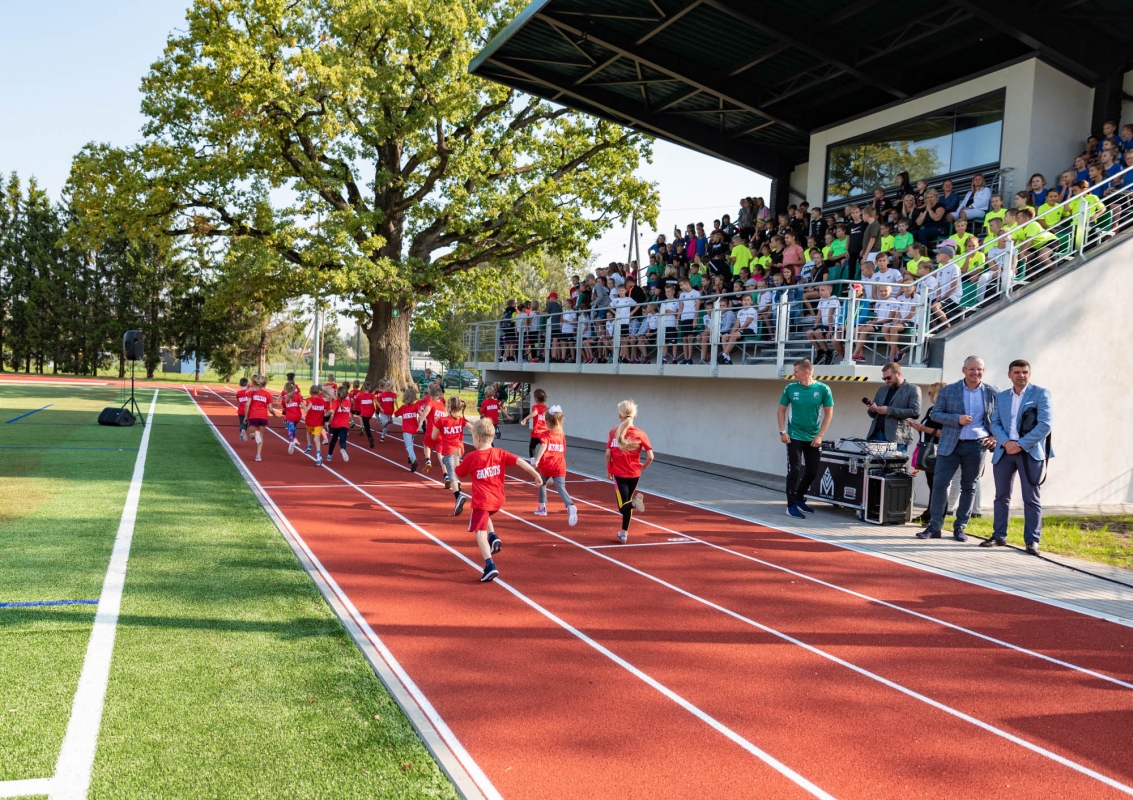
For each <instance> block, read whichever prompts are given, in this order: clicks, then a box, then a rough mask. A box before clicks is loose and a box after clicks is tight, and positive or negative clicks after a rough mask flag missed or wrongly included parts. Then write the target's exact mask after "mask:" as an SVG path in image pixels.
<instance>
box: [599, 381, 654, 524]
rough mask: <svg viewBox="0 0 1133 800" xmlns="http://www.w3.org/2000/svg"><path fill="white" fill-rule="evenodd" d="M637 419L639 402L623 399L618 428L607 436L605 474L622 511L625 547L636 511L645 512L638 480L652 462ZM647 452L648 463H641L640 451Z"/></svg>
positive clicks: (646, 461) (619, 409)
mask: <svg viewBox="0 0 1133 800" xmlns="http://www.w3.org/2000/svg"><path fill="white" fill-rule="evenodd" d="M636 416H637V403H635V402H633V401H632V400H623V401H622V402H620V403H618V427H616V428H614V429H613V430H612V431H610V435H609V436H607V437H606V441H607V442H608V444H607V445H606V472H607V473H609V476H610V479H611V480H613V482H614V491H615V492H616V494H617V500H618V510H619V511H621V512H622V529H621V530H620V531H618V541H619V542H621V543H622V544H625V543H626V541H627V540H628V539H629V523H630V520H632V519H633V512H634V509H637V513H638V514H644V513H645V498H643V497H642V496H641V495H640V494H634V492H636V491H637V481H638V479H639V478H640V477H641V471H642V470H643V469H645V468H646V467H648V466H649V465H650V464H651V463H653V447H652V446H651V445H650V444H649V437H648V436H646V435H645V431H643V430H640V429H639V428H635V427H633V420H634V418H635V417H636ZM643 450H644V451H645V463H644V464H643V463H641V452H642V451H643Z"/></svg>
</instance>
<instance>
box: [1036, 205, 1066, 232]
mask: <svg viewBox="0 0 1133 800" xmlns="http://www.w3.org/2000/svg"><path fill="white" fill-rule="evenodd" d="M1057 206H1058V203H1055V204H1054V205H1053V206H1052V205H1050V203H1043V204H1042V205H1041V206H1039V208H1038V210H1037V211H1036V212H1035V222H1041V223H1042V224H1043V225H1044V226H1046V227H1047V228H1053V227H1054V226H1055V225H1057V224H1058V223H1059V222H1061V221H1062V218H1063V217H1064V216H1066V206H1063V207H1062V208H1057Z"/></svg>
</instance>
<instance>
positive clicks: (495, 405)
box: [480, 385, 500, 439]
mask: <svg viewBox="0 0 1133 800" xmlns="http://www.w3.org/2000/svg"><path fill="white" fill-rule="evenodd" d="M480 416H481V417H484V418H485V419H490V420H491V421H492V425H493V426H494V427H495V429H496V438H497V439H499V438H500V401H499V399H497V396H496V387H495V385H492V386H489V387H488V388H487V389H486V390H485V391H484V402H482V403H481V404H480Z"/></svg>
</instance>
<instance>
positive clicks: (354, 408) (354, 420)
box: [345, 381, 362, 428]
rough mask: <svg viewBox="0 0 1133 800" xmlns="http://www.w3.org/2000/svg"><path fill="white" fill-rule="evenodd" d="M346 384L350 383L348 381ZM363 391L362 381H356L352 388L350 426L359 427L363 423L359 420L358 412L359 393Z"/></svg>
mask: <svg viewBox="0 0 1133 800" xmlns="http://www.w3.org/2000/svg"><path fill="white" fill-rule="evenodd" d="M345 385H346V386H349V385H350V381H347V382H346V384H345ZM361 393H362V381H354V387H353V388H352V389H351V390H350V427H351V428H357V427H358V426H359V425H361V424H362V423H361V422H360V421H359V419H358V417H359V413H358V395H359V394H361Z"/></svg>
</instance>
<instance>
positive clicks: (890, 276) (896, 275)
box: [873, 267, 903, 283]
mask: <svg viewBox="0 0 1133 800" xmlns="http://www.w3.org/2000/svg"><path fill="white" fill-rule="evenodd" d="M902 277H903V276H902V274H901V271H900V270H898V269H893V268H892V267H890V268H889V269H887V270H885V271H884V272H882V271H881V270H876V271H874V273H873V280H875V281H876V282H878V283H900V282H901V278H902Z"/></svg>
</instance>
